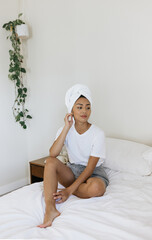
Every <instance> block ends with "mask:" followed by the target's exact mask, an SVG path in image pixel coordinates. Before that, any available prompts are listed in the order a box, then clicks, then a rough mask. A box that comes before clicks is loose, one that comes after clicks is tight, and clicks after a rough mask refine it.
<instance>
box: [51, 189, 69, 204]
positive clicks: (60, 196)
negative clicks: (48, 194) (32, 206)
mask: <svg viewBox="0 0 152 240" xmlns="http://www.w3.org/2000/svg"><path fill="white" fill-rule="evenodd" d="M69 196H70V191H69V188H65V189H62V190H61V191H59V192H56V193H53V198H54V199H55V200H56V203H63V202H65V201H66V200H67V199H68V197H69ZM58 199H59V200H58Z"/></svg>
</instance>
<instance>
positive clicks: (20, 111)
mask: <svg viewBox="0 0 152 240" xmlns="http://www.w3.org/2000/svg"><path fill="white" fill-rule="evenodd" d="M21 16H22V13H20V14H19V15H18V19H16V20H14V21H10V22H8V23H5V24H4V25H3V28H5V29H6V31H9V35H8V36H7V39H10V41H11V43H12V49H10V50H9V56H10V65H9V74H8V77H9V79H10V80H12V81H13V82H14V85H15V101H14V104H13V107H12V109H13V115H14V117H15V120H16V122H19V123H20V125H21V126H22V127H23V128H24V129H26V128H27V126H26V120H27V119H31V118H32V117H31V116H30V115H29V114H28V112H29V110H28V109H25V101H26V97H27V88H26V87H25V86H24V84H23V77H24V74H25V73H26V69H25V68H24V67H23V66H22V65H23V59H24V57H23V56H22V55H21V48H20V45H21V40H20V39H19V37H18V35H17V34H16V31H15V29H16V26H17V25H21V24H25V23H24V22H23V21H22V20H21V19H20V17H21Z"/></svg>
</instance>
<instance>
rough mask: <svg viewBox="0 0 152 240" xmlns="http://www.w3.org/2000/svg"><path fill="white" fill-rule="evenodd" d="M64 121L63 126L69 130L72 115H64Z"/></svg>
mask: <svg viewBox="0 0 152 240" xmlns="http://www.w3.org/2000/svg"><path fill="white" fill-rule="evenodd" d="M64 121H65V126H66V127H67V128H68V129H70V128H71V127H72V124H73V114H72V113H68V114H66V115H65V118H64Z"/></svg>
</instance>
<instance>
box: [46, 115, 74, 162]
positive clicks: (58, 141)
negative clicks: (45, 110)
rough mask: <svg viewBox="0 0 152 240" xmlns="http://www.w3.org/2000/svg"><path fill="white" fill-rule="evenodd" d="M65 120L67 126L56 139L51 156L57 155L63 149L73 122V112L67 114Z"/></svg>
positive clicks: (50, 151) (50, 150) (51, 149)
mask: <svg viewBox="0 0 152 240" xmlns="http://www.w3.org/2000/svg"><path fill="white" fill-rule="evenodd" d="M70 116H71V120H69V117H70ZM64 121H65V126H64V128H63V130H62V132H61V134H60V135H59V137H58V138H57V139H56V140H55V142H54V143H53V145H52V146H51V148H50V149H49V153H50V156H51V157H57V156H58V155H59V154H60V152H61V150H62V147H63V145H64V141H65V138H66V135H67V133H68V131H69V129H70V128H71V126H72V124H73V118H72V114H66V116H65V118H64Z"/></svg>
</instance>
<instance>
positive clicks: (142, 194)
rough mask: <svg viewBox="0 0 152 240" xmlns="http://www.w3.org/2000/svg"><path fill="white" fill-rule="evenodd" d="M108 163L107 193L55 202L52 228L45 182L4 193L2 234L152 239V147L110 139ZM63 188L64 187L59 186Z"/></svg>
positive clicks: (0, 204) (60, 239)
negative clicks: (45, 224)
mask: <svg viewBox="0 0 152 240" xmlns="http://www.w3.org/2000/svg"><path fill="white" fill-rule="evenodd" d="M107 146H108V149H107V153H108V154H107V160H106V161H105V164H104V167H105V171H106V172H107V174H108V176H109V180H110V184H109V186H108V187H107V189H106V192H105V194H104V196H102V197H97V198H90V199H80V198H78V197H76V196H73V195H72V196H70V197H69V199H68V200H67V201H66V202H64V203H62V204H58V205H57V209H58V210H59V211H60V212H61V215H60V216H59V217H57V218H56V219H55V220H54V221H53V224H52V226H51V227H48V228H46V229H41V228H38V227H36V226H37V225H38V224H40V223H42V222H43V217H44V209H45V204H44V197H43V182H39V183H34V184H31V185H28V186H25V187H23V188H20V189H18V190H16V191H13V192H11V193H9V194H7V195H5V196H3V197H1V198H0V238H3V239H6V238H7V239H12V238H13V239H51V240H64V239H66V240H76V239H80V240H100V239H101V240H105V239H109V240H118V239H121V240H151V239H152V174H151V173H152V148H151V147H149V146H147V145H144V144H138V143H134V142H131V141H126V140H120V139H112V138H108V139H107ZM59 187H62V186H61V185H59Z"/></svg>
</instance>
